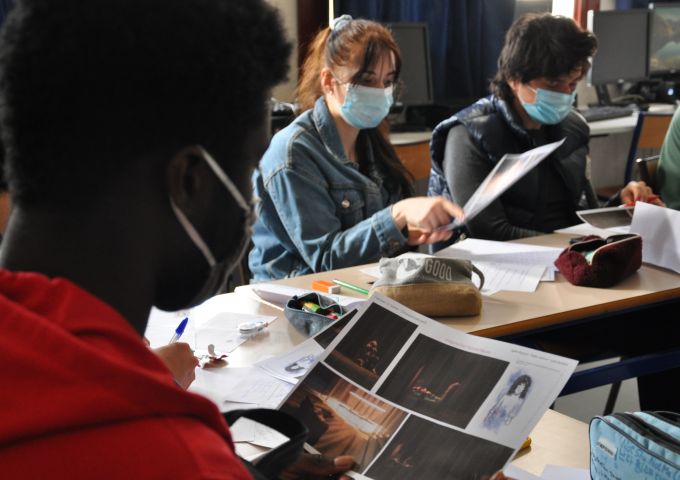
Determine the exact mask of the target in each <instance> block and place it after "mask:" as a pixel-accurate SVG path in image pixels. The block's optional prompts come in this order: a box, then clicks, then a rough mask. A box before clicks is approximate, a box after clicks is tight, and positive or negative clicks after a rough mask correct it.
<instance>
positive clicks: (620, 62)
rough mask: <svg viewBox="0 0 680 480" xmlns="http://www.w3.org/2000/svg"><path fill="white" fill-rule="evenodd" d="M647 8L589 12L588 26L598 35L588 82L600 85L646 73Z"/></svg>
mask: <svg viewBox="0 0 680 480" xmlns="http://www.w3.org/2000/svg"><path fill="white" fill-rule="evenodd" d="M648 19H649V11H648V10H646V9H633V10H608V11H602V12H594V11H592V10H590V11H589V12H588V30H590V31H591V32H593V33H594V34H595V36H596V37H597V52H596V53H595V55H594V57H593V59H592V66H591V68H590V72H589V76H588V83H589V84H591V85H594V86H596V87H597V86H602V85H606V84H611V83H621V82H635V81H638V80H643V79H645V78H646V77H647V31H648V23H649V22H648Z"/></svg>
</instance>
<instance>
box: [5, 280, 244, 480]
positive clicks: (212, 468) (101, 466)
mask: <svg viewBox="0 0 680 480" xmlns="http://www.w3.org/2000/svg"><path fill="white" fill-rule="evenodd" d="M0 385H1V386H0V472H1V473H0V476H2V477H3V478H4V477H6V478H18V477H21V478H52V479H54V478H65V479H66V478H68V479H75V478H107V479H142V478H144V479H148V478H159V479H164V480H165V479H168V478H172V479H175V478H181V479H199V478H200V479H248V478H250V476H249V474H248V473H247V471H246V470H245V468H244V467H243V466H242V464H241V463H240V461H239V459H238V458H237V457H236V454H235V453H234V447H233V444H232V441H231V437H230V435H229V430H228V428H227V425H226V423H225V422H224V420H223V418H222V416H221V414H220V412H219V411H218V410H217V408H216V407H215V406H214V405H213V404H212V403H211V402H210V401H209V400H207V399H205V398H203V397H201V396H198V395H195V394H192V393H189V392H186V391H184V390H182V389H180V388H179V387H177V386H176V385H175V383H174V380H173V378H172V375H171V374H170V372H169V371H168V369H167V368H166V367H165V365H164V364H163V363H162V362H161V361H160V360H159V359H158V357H156V355H155V354H154V353H153V352H151V351H150V350H149V349H148V348H147V347H146V345H145V344H144V342H143V341H142V339H141V338H140V337H139V335H138V334H137V333H136V332H135V331H134V330H133V328H132V327H131V326H130V324H128V322H127V321H126V320H125V319H124V318H123V317H121V315H120V314H119V313H118V312H116V311H115V310H114V309H113V308H111V307H110V306H108V305H106V304H105V303H103V302H102V301H100V300H98V299H97V298H95V297H94V296H92V295H91V294H89V293H87V292H86V291H84V290H82V289H81V288H79V287H77V286H76V285H74V284H73V283H71V282H69V281H68V280H65V279H50V278H48V277H45V276H44V275H40V274H36V273H13V272H9V271H6V270H0Z"/></svg>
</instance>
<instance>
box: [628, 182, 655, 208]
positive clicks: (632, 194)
mask: <svg viewBox="0 0 680 480" xmlns="http://www.w3.org/2000/svg"><path fill="white" fill-rule="evenodd" d="M619 196H620V197H621V204H623V205H627V204H629V203H635V202H648V203H652V204H654V205H659V206H660V207H665V206H666V204H665V203H663V201H662V200H661V197H659V196H658V195H655V194H654V192H653V191H652V189H651V188H650V187H649V185H647V184H646V183H645V182H629V183H628V185H626V186H625V187H623V189H622V190H621V193H620V194H619Z"/></svg>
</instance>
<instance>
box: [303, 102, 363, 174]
mask: <svg viewBox="0 0 680 480" xmlns="http://www.w3.org/2000/svg"><path fill="white" fill-rule="evenodd" d="M312 122H313V123H314V126H315V127H316V130H317V132H319V136H320V137H321V141H322V142H323V144H324V145H325V146H326V149H327V150H328V151H329V152H330V153H331V154H332V155H333V156H334V157H335V158H336V159H337V160H338V162H340V163H343V164H351V165H356V164H355V162H352V161H351V160H350V159H349V158H347V155H346V154H345V148H344V147H343V146H342V142H341V141H340V133H339V132H338V127H336V125H335V120H333V116H332V115H331V112H330V110H328V105H326V99H325V98H324V97H319V98H318V99H317V100H316V103H315V104H314V112H313V113H312Z"/></svg>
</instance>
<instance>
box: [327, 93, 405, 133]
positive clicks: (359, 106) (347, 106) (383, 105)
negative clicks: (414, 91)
mask: <svg viewBox="0 0 680 480" xmlns="http://www.w3.org/2000/svg"><path fill="white" fill-rule="evenodd" d="M392 90H393V88H392V87H391V86H390V87H387V88H374V87H366V86H364V85H354V84H349V85H348V87H347V93H346V94H345V101H344V103H343V104H342V107H341V108H340V114H341V115H342V118H344V119H345V121H346V122H347V123H349V124H350V125H352V126H353V127H354V128H359V129H364V128H375V127H377V126H378V125H379V124H380V122H382V121H383V119H384V118H385V117H386V116H387V114H388V113H390V107H391V106H392V102H393V101H394V99H393V97H392Z"/></svg>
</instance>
